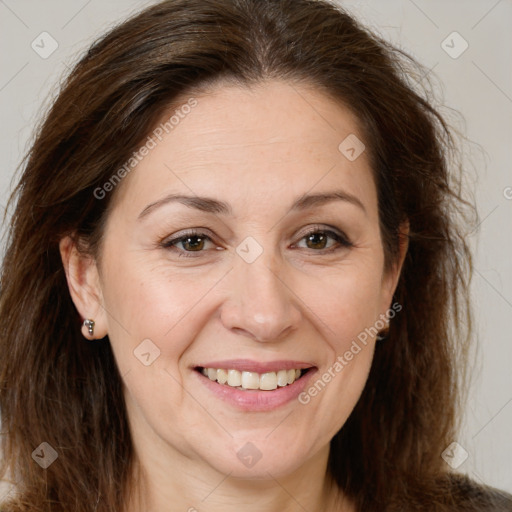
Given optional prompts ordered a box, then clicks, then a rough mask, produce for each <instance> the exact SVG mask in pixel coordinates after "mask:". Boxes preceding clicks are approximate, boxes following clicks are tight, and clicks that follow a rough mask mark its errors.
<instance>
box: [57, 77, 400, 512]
mask: <svg viewBox="0 0 512 512" xmlns="http://www.w3.org/2000/svg"><path fill="white" fill-rule="evenodd" d="M186 99H187V98H185V99H184V102H183V103H185V102H186ZM196 99H197V102H198V104H197V106H196V107H195V108H194V109H192V111H191V113H190V114H188V115H187V116H186V117H185V118H184V119H183V120H181V122H180V124H179V125H178V126H176V127H175V128H174V129H173V130H172V132H171V133H170V134H169V135H168V136H166V137H165V138H164V140H163V141H162V142H160V143H159V144H158V146H157V147H156V148H154V149H152V150H151V151H150V153H149V155H147V156H146V157H145V158H144V159H143V160H142V161H141V162H140V163H139V164H138V166H137V167H136V168H135V169H134V170H133V171H132V172H131V173H130V174H129V175H128V176H127V177H126V178H124V179H123V182H122V183H121V185H119V186H118V189H117V190H116V191H115V201H114V204H113V208H112V211H111V213H110V216H109V218H108V221H107V225H106V228H105V233H104V239H103V245H102V248H101V258H100V260H99V261H96V260H94V259H93V258H91V257H86V256H84V255H81V254H80V253H78V251H77V250H76V248H75V246H74V245H73V243H72V242H71V240H70V239H69V238H66V239H63V240H62V241H61V254H62V259H63V262H64V267H65V269H66V273H67V276H68V283H69V288H70V293H71V295H72V298H73V300H74V302H75V304H76V306H77V309H78V310H79V312H80V313H81V315H82V316H83V318H93V319H94V320H95V322H96V325H95V333H94V338H96V339H100V338H101V337H103V336H105V335H106V334H108V336H109V339H110V342H111V344H112V348H113V351H114V355H115V358H116V361H117V364H118V366H119V369H120V373H121V375H122V378H123V383H124V387H125V397H126V405H127V411H128V418H129V421H130V425H131V429H132V432H133V441H134V447H135V451H136V457H137V461H138V465H139V467H140V468H141V471H142V475H143V477H145V478H143V479H141V480H137V485H136V487H135V488H134V489H133V490H134V493H135V498H134V499H133V500H131V501H130V503H129V505H127V508H126V509H127V510H130V511H138V510H150V511H162V510H170V511H187V510H189V511H193V510H197V511H203V510H208V511H209V512H216V511H222V512H230V511H235V510H236V511H239V510H241V509H243V510H245V511H261V510H265V511H268V512H273V511H276V512H277V511H279V512H283V511H292V510H297V509H298V507H299V505H300V506H301V507H303V508H304V509H305V510H310V511H320V510H322V511H325V510H334V509H335V507H337V508H336V510H344V511H351V510H354V508H353V504H352V503H351V502H350V501H349V500H347V499H344V497H343V496H342V495H341V494H340V493H338V492H337V491H336V490H335V489H334V487H333V486H331V482H330V479H329V477H328V476H327V477H326V476H325V475H326V468H327V458H328V454H329V442H330V440H331V439H332V437H333V436H334V435H335V434H336V432H337V431H338V430H339V429H340V428H341V427H342V426H343V424H344V423H345V421H346V420H347V418H348V416H349V415H350V413H351V412H352V410H353V408H354V406H355V404H356V402H357V400H358V398H359V396H360V394H361V392H362V390H363V387H364V385H365V382H366V380H367V377H368V372H369V369H370V366H371V362H372V358H373V353H374V346H375V343H376V340H375V338H372V337H370V338H369V339H368V343H367V345H366V346H365V347H363V349H362V350H361V351H360V352H359V353H358V354H357V355H356V356H354V358H353V359H352V360H351V361H350V362H349V363H348V364H347V365H346V366H344V368H343V370H342V371H339V372H334V373H335V375H336V376H335V377H334V378H332V380H331V381H330V382H329V383H328V384H327V385H326V386H325V388H324V389H323V390H322V391H321V392H320V393H318V395H317V396H316V397H314V398H312V399H311V401H310V402H309V403H308V404H306V405H304V404H301V403H299V401H298V400H296V399H294V400H292V401H291V402H290V403H287V404H285V405H284V406H281V407H279V408H277V409H275V410H272V411H266V412H253V411H249V412H247V411H240V410H238V409H237V408H236V407H233V406H231V405H229V404H227V403H226V402H224V401H222V400H220V399H218V398H217V397H216V396H214V395H213V394H212V393H211V392H210V391H209V390H208V389H207V388H206V386H203V385H201V384H200V381H199V380H198V375H197V374H196V373H195V371H194V370H193V367H194V365H197V364H199V363H200V362H204V361H213V360H221V359H238V358H240V359H242V358H243V359H253V360H256V361H274V360H283V359H284V360H288V359H292V360H300V361H305V362H308V363H309V364H311V365H312V366H315V367H316V368H317V374H316V377H315V378H314V379H313V381H312V383H313V382H314V381H315V380H316V378H318V377H319V376H320V375H322V374H323V373H324V372H327V371H328V370H329V368H331V373H332V366H333V363H334V361H335V360H336V358H337V357H338V356H340V355H343V354H344V353H345V352H346V351H347V350H349V348H350V346H351V343H352V341H353V340H354V339H356V337H357V336H358V334H359V333H361V332H362V331H364V329H365V328H368V327H370V326H373V325H374V324H375V322H376V320H378V319H379V317H380V315H383V314H385V313H386V311H387V310H388V309H389V308H390V307H391V304H392V296H393V293H394V290H395V287H396V285H397V281H398V277H399V273H400V269H401V265H402V261H403V257H404V255H405V251H406V247H405V246H402V247H401V254H400V259H399V261H398V262H396V265H395V266H394V267H393V269H392V270H391V271H390V272H388V273H384V270H383V265H384V254H383V247H382V240H381V236H380V231H379V222H378V211H377V192H376V188H375V183H374V180H373V178H372V173H371V170H370V167H369V163H368V159H367V155H366V152H363V153H362V154H361V155H360V156H359V157H358V158H357V159H356V160H355V161H350V160H349V159H347V158H346V157H345V156H344V155H343V154H342V153H341V152H340V150H339V149H338V146H339V144H340V143H341V142H342V141H343V140H344V139H345V138H346V137H347V136H348V135H349V134H356V135H357V136H358V138H359V139H361V140H363V136H362V134H361V132H360V130H359V128H358V122H357V118H356V117H355V116H354V115H353V114H352V113H351V111H350V110H348V109H347V108H345V107H343V106H342V105H340V104H338V103H334V102H333V100H332V99H329V98H328V97H326V96H324V95H323V94H322V93H320V92H319V91H317V90H314V89H312V88H310V87H307V86H306V85H298V84H293V85H292V84H291V83H286V82H280V81H269V82H266V83H264V84H262V85H259V86H257V87H252V88H251V89H249V88H245V87H240V86H234V85H228V84H218V85H216V86H215V87H213V88H212V89H211V90H210V91H208V92H203V93H201V94H199V95H197V96H196ZM168 117H169V116H168V113H166V115H165V116H163V117H162V119H166V118H168ZM339 189H342V190H344V191H345V192H347V193H350V194H352V195H354V196H355V197H357V199H358V200H359V201H360V202H361V204H362V206H363V208H364V209H363V208H361V207H359V206H357V205H355V204H353V203H351V202H348V201H333V202H330V203H326V204H323V205H320V206H314V207H310V208H307V209H305V210H304V211H297V212H289V208H290V205H291V204H292V202H293V201H294V200H296V199H297V198H299V197H300V196H302V195H304V194H311V193H319V192H330V191H333V190H339ZM170 193H183V194H187V195H193V196H195V195H198V196H209V197H212V198H215V199H218V200H222V201H225V202H227V203H229V205H230V206H231V208H232V215H223V214H213V213H206V212H202V211H199V210H195V209H192V208H189V207H187V206H185V205H182V204H179V203H167V204H164V205H161V206H158V207H154V208H152V209H151V211H149V212H147V214H146V215H144V216H143V217H142V218H140V219H139V218H138V217H139V215H140V214H141V212H142V211H144V210H145V209H146V208H147V207H148V205H151V204H153V203H155V202H156V201H159V200H160V199H162V198H164V197H166V196H167V195H168V194H170ZM189 228H205V229H202V230H199V231H202V232H204V233H205V234H206V235H207V236H208V237H210V240H205V241H204V242H203V243H198V241H197V239H194V240H192V248H191V244H186V243H183V242H182V243H177V244H176V245H175V246H174V248H169V247H168V248H164V247H162V245H161V244H160V242H161V241H162V240H163V241H166V240H169V239H170V238H172V237H173V236H172V235H175V234H176V235H178V236H179V235H181V234H182V233H183V231H184V230H186V229H189ZM309 228H312V229H315V228H316V229H317V231H320V232H321V233H324V234H325V231H322V230H323V229H324V230H325V229H330V230H333V231H335V232H341V233H345V234H346V236H347V237H348V238H349V240H350V242H351V243H352V244H353V245H352V246H350V247H344V246H341V245H340V244H339V243H338V242H337V241H336V240H335V239H333V238H328V239H327V241H326V242H325V245H322V242H321V241H320V242H319V241H318V238H317V239H314V240H312V241H310V242H309V243H308V238H307V237H306V234H307V232H308V231H309ZM333 228H334V229H333ZM404 229H405V228H404ZM248 236H250V237H253V238H254V239H255V240H256V241H257V242H258V243H259V245H260V246H261V248H262V249H263V252H262V254H261V255H260V256H259V257H258V258H257V259H256V260H255V261H254V262H252V263H248V262H247V261H245V260H244V259H243V258H242V257H240V256H239V255H238V254H237V252H236V249H237V247H238V246H239V245H240V244H241V243H242V242H243V241H244V239H245V238H246V237H248ZM194 244H195V246H197V245H199V246H200V247H201V248H200V250H199V252H198V251H195V252H194V251H193V248H194ZM336 246H338V247H339V250H337V251H334V252H331V253H326V251H328V250H329V248H331V247H336ZM216 248H220V249H219V250H217V249H216ZM187 249H188V250H189V252H188V254H191V255H192V257H190V258H187V257H179V256H178V253H179V252H180V251H181V253H185V252H186V250H187ZM84 335H86V333H85V332H84ZM145 339H150V340H151V342H152V343H154V345H155V346H157V347H158V349H159V350H160V355H159V357H157V359H156V360H154V362H153V363H152V364H151V365H149V366H145V365H144V364H142V363H141V361H140V360H139V359H137V358H136V357H135V356H134V350H135V349H136V348H137V346H138V345H139V344H140V343H141V341H142V340H145ZM247 442H251V443H252V444H253V445H254V446H255V447H257V450H258V451H259V452H260V453H261V455H262V457H261V459H260V460H259V461H258V462H257V463H256V464H255V465H254V466H252V467H250V468H249V467H246V466H245V465H244V464H242V463H241V461H240V459H239V458H238V457H237V452H238V451H239V450H240V449H241V448H242V447H243V446H244V445H245V444H246V443H247ZM335 500H338V502H337V503H335ZM298 504H299V505H298ZM299 508H300V507H299Z"/></svg>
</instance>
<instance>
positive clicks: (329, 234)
mask: <svg viewBox="0 0 512 512" xmlns="http://www.w3.org/2000/svg"><path fill="white" fill-rule="evenodd" d="M329 238H330V239H331V240H334V241H335V242H337V244H338V245H336V244H334V245H330V246H328V247H327V242H328V240H329ZM302 240H305V241H306V248H307V249H313V250H314V251H316V252H322V253H323V254H325V253H330V252H334V251H337V250H340V249H344V248H347V247H352V246H353V244H352V242H350V240H349V239H348V237H347V236H346V235H345V234H342V233H338V232H336V231H333V230H330V229H325V228H322V227H319V226H315V227H314V228H313V229H310V230H309V231H308V232H307V233H306V234H305V235H303V236H302V238H301V241H302Z"/></svg>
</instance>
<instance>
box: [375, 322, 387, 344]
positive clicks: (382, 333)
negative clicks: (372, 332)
mask: <svg viewBox="0 0 512 512" xmlns="http://www.w3.org/2000/svg"><path fill="white" fill-rule="evenodd" d="M388 334H389V325H388V326H387V327H386V328H385V329H382V331H379V332H378V334H377V341H382V340H385V339H386V338H387V337H388Z"/></svg>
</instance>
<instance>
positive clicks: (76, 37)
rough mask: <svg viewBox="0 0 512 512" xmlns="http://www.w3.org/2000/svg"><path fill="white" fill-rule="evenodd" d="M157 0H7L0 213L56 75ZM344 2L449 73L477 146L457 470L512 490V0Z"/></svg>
mask: <svg viewBox="0 0 512 512" xmlns="http://www.w3.org/2000/svg"><path fill="white" fill-rule="evenodd" d="M152 3H155V2H152V1H146V2H144V1H142V2H141V1H133V0H73V1H70V0H45V1H44V2H43V1H41V0H0V40H1V47H2V51H1V54H0V72H1V75H0V109H1V120H2V122H1V125H0V150H1V155H2V167H1V169H0V208H1V210H2V211H3V210H4V207H5V204H6V201H7V197H8V191H9V190H10V189H11V185H12V184H11V180H12V177H13V175H14V170H15V168H16V166H17V165H18V163H19V161H20V158H21V155H22V154H23V153H24V152H25V150H26V149H27V144H28V141H29V139H30V136H31V132H32V128H33V126H34V124H35V122H36V120H37V119H38V118H39V117H38V115H39V114H40V113H41V112H42V108H43V105H45V104H47V102H48V100H49V99H50V98H51V94H55V92H56V84H57V82H58V80H59V79H60V78H62V77H63V76H64V75H65V74H66V73H67V72H68V68H69V67H70V66H71V65H72V63H73V62H75V60H76V59H77V58H78V56H79V55H81V53H82V52H83V51H84V50H85V49H86V48H87V47H88V46H89V44H90V43H91V42H92V41H93V39H94V38H96V37H97V36H99V35H100V34H102V33H103V32H105V31H106V30H107V29H108V28H109V27H110V26H111V25H112V24H113V23H114V22H116V21H119V20H121V19H123V18H124V17H126V16H127V15H128V14H130V13H132V12H134V11H136V10H138V9H140V8H142V7H144V6H145V5H149V4H152ZM340 3H341V4H342V5H343V6H345V7H347V8H348V9H349V10H350V11H352V12H353V13H354V14H356V15H357V16H358V17H360V19H361V20H362V21H363V22H364V23H366V24H367V25H369V26H370V27H372V28H373V29H374V30H376V31H378V32H379V33H380V34H381V35H383V36H384V37H385V38H387V39H388V40H390V41H392V42H394V43H395V44H398V45H399V46H401V47H402V48H403V49H405V50H406V51H408V52H409V53H411V54H412V55H413V56H414V57H416V58H417V59H418V60H419V61H420V62H422V63H423V64H424V65H425V66H426V67H427V69H431V73H430V74H431V75H437V76H438V77H439V79H440V81H441V83H442V84H443V86H442V87H443V92H444V104H445V105H446V108H445V110H444V111H445V112H448V113H449V112H450V111H449V110H448V109H449V108H452V109H455V110H457V111H460V112H461V113H462V115H463V117H464V119H465V126H464V125H463V124H461V123H460V122H459V121H457V118H456V117H452V118H450V119H452V120H453V121H454V123H455V125H456V126H457V127H458V128H459V129H463V130H464V131H465V133H466V135H467V136H468V138H469V139H470V140H471V141H474V143H475V144H473V145H470V146H467V147H466V149H465V154H466V158H467V159H468V162H470V163H472V166H473V168H474V170H473V171H471V173H470V174H468V176H469V182H470V183H472V186H473V187H474V190H475V194H476V199H477V205H478V209H479V213H480V217H481V225H480V229H479V232H478V233H475V234H474V235H472V236H471V238H470V241H471V245H472V247H474V251H475V266H476V271H475V276H474V281H473V286H472V295H473V297H474V300H475V319H476V324H477V325H476V331H477V337H478V339H479V349H478V352H477V353H476V354H475V361H476V366H475V368H474V369H473V371H472V373H473V375H474V383H473V386H472V388H471V392H470V397H469V402H468V406H467V414H466V417H465V420H464V426H463V432H461V435H460V436H459V438H458V439H456V441H457V442H459V443H460V444H461V445H462V446H463V447H464V449H465V450H466V451H467V452H468V454H469V456H468V458H467V460H466V461H465V462H464V463H463V464H462V465H461V466H460V467H459V470H460V471H464V472H466V473H468V474H470V475H471V476H472V477H473V478H475V479H476V480H481V481H484V482H486V483H488V484H491V485H494V486H497V487H500V488H502V489H506V490H508V491H509V492H512V441H511V432H512V428H511V427H512V370H511V363H512V335H511V329H512V327H511V325H510V319H511V318H512V286H511V285H512V265H511V254H512V229H511V227H512V188H509V187H512V172H511V167H510V165H511V162H512V154H511V152H512V149H511V148H512V137H511V134H512V72H511V71H512V36H511V33H510V27H512V0H359V1H358V0H347V1H340ZM44 31H46V32H48V33H49V34H51V36H52V37H53V38H54V39H55V40H56V41H57V43H58V48H57V49H56V51H55V52H54V53H53V54H52V55H51V56H50V57H48V58H47V59H43V58H41V57H40V56H39V55H38V54H37V53H36V52H35V51H34V50H33V49H32V47H31V43H32V41H34V40H36V42H37V41H40V38H39V35H40V34H41V33H42V32H44ZM453 31H457V32H458V33H459V34H460V35H461V36H462V37H463V38H464V40H466V41H467V43H468V44H469V47H468V49H467V50H466V51H465V52H464V53H463V54H462V55H460V56H459V57H458V58H456V59H454V58H452V57H451V56H449V55H448V54H447V53H446V52H445V50H444V49H443V47H442V42H443V41H444V40H445V39H446V38H447V36H448V35H449V34H451V33H452V32H453ZM452 39H453V38H452ZM452 39H448V41H447V43H445V44H448V45H450V46H453V47H454V48H453V49H452V52H453V51H457V50H458V49H460V48H462V47H461V46H460V45H461V44H463V42H462V40H460V39H454V40H453V42H452ZM479 147H480V148H481V150H483V152H482V151H481V150H479V149H478V148H479ZM475 175H476V176H475ZM475 179H476V181H475Z"/></svg>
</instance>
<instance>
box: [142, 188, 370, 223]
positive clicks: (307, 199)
mask: <svg viewBox="0 0 512 512" xmlns="http://www.w3.org/2000/svg"><path fill="white" fill-rule="evenodd" d="M332 201H345V202H347V203H350V204H353V205H355V206H357V207H358V208H360V209H361V210H362V211H363V212H364V213H367V212H366V208H365V207H364V205H363V203H362V202H361V201H360V200H359V199H358V198H357V197H356V196H354V195H352V194H350V193H349V192H346V191H344V190H334V191H332V192H326V193H318V194H306V195H302V196H301V197H299V198H298V199H296V200H295V201H294V203H293V204H292V206H291V208H290V212H292V211H302V210H306V209H308V208H313V207H318V206H322V205H324V204H326V203H330V202H332ZM175 202H176V203H180V204H183V205H185V206H187V207H188V208H194V209H196V210H200V211H203V212H207V213H214V214H221V215H233V210H232V208H231V206H230V205H229V204H228V203H225V202H224V201H219V200H217V199H213V198H211V197H203V196H187V195H183V194H169V195H168V196H166V197H164V198H162V199H159V200H158V201H155V202H154V203H151V204H150V205H148V206H146V208H144V210H142V212H141V213H140V214H139V217H138V218H139V219H142V218H144V217H146V216H147V215H149V214H150V213H151V212H153V211H154V210H156V209H157V208H159V207H161V206H164V205H166V204H169V203H175Z"/></svg>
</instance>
